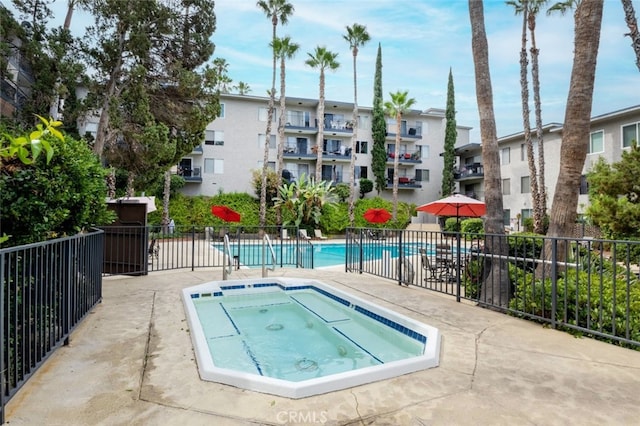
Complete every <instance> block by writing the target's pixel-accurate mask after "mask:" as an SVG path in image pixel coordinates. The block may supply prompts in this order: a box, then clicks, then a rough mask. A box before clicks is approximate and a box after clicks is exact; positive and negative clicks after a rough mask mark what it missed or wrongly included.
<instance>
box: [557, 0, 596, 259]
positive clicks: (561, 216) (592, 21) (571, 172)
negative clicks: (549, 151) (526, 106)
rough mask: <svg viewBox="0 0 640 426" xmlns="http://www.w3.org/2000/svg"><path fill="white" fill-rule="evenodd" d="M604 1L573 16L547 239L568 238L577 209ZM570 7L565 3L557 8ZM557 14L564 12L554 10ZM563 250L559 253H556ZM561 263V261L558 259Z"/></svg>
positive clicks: (583, 4)
mask: <svg viewBox="0 0 640 426" xmlns="http://www.w3.org/2000/svg"><path fill="white" fill-rule="evenodd" d="M603 2H604V0H589V1H578V2H577V6H576V7H575V12H574V15H573V16H574V22H575V31H574V34H575V35H574V55H573V67H572V69H571V82H570V83H569V95H568V97H567V106H566V110H565V117H564V125H563V129H562V145H561V147H560V170H559V172H558V180H557V183H556V190H555V193H554V196H553V203H552V205H551V213H550V219H549V231H548V235H550V236H554V237H556V236H567V235H570V234H569V233H570V232H571V231H572V230H573V226H574V222H575V219H576V210H577V208H578V191H576V188H577V187H578V186H579V185H580V176H581V175H582V169H583V167H584V162H585V159H586V157H587V144H585V142H584V141H586V140H589V131H590V122H591V107H592V101H593V88H594V81H595V72H596V60H597V56H598V48H599V44H600V29H601V27H602V9H603ZM567 4H568V6H571V5H572V4H573V3H571V4H569V3H567V2H565V3H562V4H559V5H558V4H557V5H554V6H553V7H551V8H550V9H549V10H550V11H551V10H556V9H555V8H556V6H559V7H562V5H567ZM557 10H560V11H563V10H566V9H562V8H560V9H557ZM561 252H562V253H564V250H558V253H559V254H560V253H561ZM560 260H562V259H560Z"/></svg>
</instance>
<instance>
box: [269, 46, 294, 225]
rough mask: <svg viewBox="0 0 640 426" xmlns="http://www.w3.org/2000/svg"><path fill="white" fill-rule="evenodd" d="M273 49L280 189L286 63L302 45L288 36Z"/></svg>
mask: <svg viewBox="0 0 640 426" xmlns="http://www.w3.org/2000/svg"><path fill="white" fill-rule="evenodd" d="M271 47H273V51H274V52H276V56H277V57H278V58H280V120H279V121H278V153H277V166H276V172H277V178H276V188H280V185H282V169H283V168H284V158H283V153H284V142H285V137H284V126H285V123H286V121H287V117H286V97H285V81H286V78H285V76H286V72H285V62H286V60H287V59H291V58H293V56H294V55H295V54H296V52H297V51H298V49H299V48H300V45H299V44H297V43H292V42H291V38H290V37H289V36H287V37H284V38H278V37H276V38H275V40H274V41H273V45H272V46H271ZM276 221H277V223H278V225H279V224H280V222H281V217H280V209H279V208H276Z"/></svg>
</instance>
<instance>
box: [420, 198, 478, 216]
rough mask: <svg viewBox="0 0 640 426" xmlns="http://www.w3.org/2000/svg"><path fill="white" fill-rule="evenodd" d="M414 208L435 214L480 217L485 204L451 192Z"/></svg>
mask: <svg viewBox="0 0 640 426" xmlns="http://www.w3.org/2000/svg"><path fill="white" fill-rule="evenodd" d="M416 210H418V211H421V212H427V213H431V214H434V215H436V216H452V217H457V218H459V217H480V216H484V215H485V213H486V212H487V208H486V206H485V204H484V203H483V202H482V201H480V200H476V199H475V198H471V197H467V196H466V195H462V194H453V195H450V196H448V197H445V198H441V199H440V200H436V201H432V202H430V203H427V204H423V205H421V206H420V207H418V208H416Z"/></svg>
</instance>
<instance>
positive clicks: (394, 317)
mask: <svg viewBox="0 0 640 426" xmlns="http://www.w3.org/2000/svg"><path fill="white" fill-rule="evenodd" d="M269 283H276V284H279V285H280V286H282V287H285V288H287V287H298V286H314V287H317V288H319V289H322V290H324V291H327V292H329V293H331V294H333V295H335V296H338V297H340V298H342V299H345V300H347V301H349V302H350V303H351V304H352V305H357V306H360V307H361V308H364V309H366V310H368V311H370V312H372V313H374V314H376V315H380V316H382V317H384V318H385V319H388V320H391V321H393V322H395V323H397V324H399V325H401V326H404V327H406V328H408V329H409V330H412V331H414V332H416V333H418V334H421V335H422V336H425V337H426V344H425V348H424V352H423V354H422V355H419V356H415V357H411V358H407V359H403V360H398V361H392V362H388V363H385V364H381V365H376V366H371V367H365V368H361V369H358V370H353V371H347V372H343V373H338V374H333V375H329V376H325V377H318V378H313V379H309V380H303V381H299V382H291V381H288V380H282V379H275V378H272V377H266V376H260V375H258V374H249V373H246V372H241V371H235V370H231V369H227V368H220V367H216V365H215V364H214V362H213V359H212V357H211V353H210V352H209V347H208V345H207V341H206V338H205V335H204V331H203V329H202V325H201V324H200V321H199V320H198V314H197V312H196V308H195V305H194V304H193V298H192V297H193V295H202V294H207V293H214V292H220V291H222V292H223V293H224V294H240V293H247V292H262V291H273V289H269V288H268V287H267V288H262V287H258V288H256V287H254V285H255V284H269ZM228 286H238V287H243V288H238V289H233V290H228V289H225V290H222V289H221V287H228ZM182 300H183V304H184V308H185V312H186V316H187V321H188V323H189V330H190V334H191V341H192V343H193V349H194V352H195V355H196V361H197V365H198V372H199V374H200V378H201V379H202V380H206V381H212V382H218V383H223V384H227V385H231V386H235V387H238V388H243V389H248V390H252V391H256V392H262V393H268V394H273V395H279V396H284V397H287V398H293V399H297V398H305V397H308V396H312V395H319V394H323V393H327V392H332V391H336V390H340V389H346V388H350V387H354V386H358V385H363V384H366V383H371V382H375V381H379V380H385V379H390V378H392V377H396V376H401V375H404V374H408V373H413V372H416V371H420V370H424V369H427V368H433V367H437V366H438V364H439V359H440V344H441V335H440V331H439V330H438V329H437V328H435V327H432V326H429V325H427V324H424V323H421V322H418V321H415V320H413V319H411V318H409V317H407V316H404V315H401V314H399V313H397V312H394V311H392V310H390V309H386V308H384V307H382V306H379V305H376V304H374V303H372V302H369V301H366V300H364V299H361V298H359V297H356V296H354V295H351V294H349V293H346V292H344V291H341V290H338V289H336V288H334V287H331V286H329V285H327V284H325V283H323V282H321V281H318V280H310V279H305V278H299V279H298V278H291V277H277V278H275V277H274V278H257V279H242V280H227V281H210V282H206V283H203V284H199V285H196V286H192V287H187V288H185V289H183V290H182Z"/></svg>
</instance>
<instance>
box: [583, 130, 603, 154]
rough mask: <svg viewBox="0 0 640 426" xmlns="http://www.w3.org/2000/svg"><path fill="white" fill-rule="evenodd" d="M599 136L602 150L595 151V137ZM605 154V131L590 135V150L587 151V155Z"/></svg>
mask: <svg viewBox="0 0 640 426" xmlns="http://www.w3.org/2000/svg"><path fill="white" fill-rule="evenodd" d="M597 134H599V135H600V148H601V149H600V150H599V151H594V147H593V143H594V141H593V137H594V136H595V135H597ZM603 152H604V130H597V131H595V132H591V133H590V134H589V148H588V151H587V154H600V153H603Z"/></svg>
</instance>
